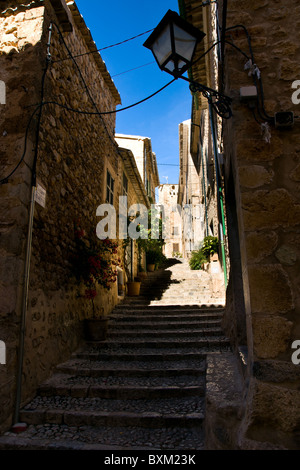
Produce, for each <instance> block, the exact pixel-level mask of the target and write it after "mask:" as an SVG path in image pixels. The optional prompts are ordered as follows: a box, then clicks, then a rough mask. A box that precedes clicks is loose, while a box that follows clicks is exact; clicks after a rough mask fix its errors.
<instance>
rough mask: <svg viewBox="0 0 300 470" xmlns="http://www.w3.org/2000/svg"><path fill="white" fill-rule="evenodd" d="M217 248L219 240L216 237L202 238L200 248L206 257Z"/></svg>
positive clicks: (216, 250)
mask: <svg viewBox="0 0 300 470" xmlns="http://www.w3.org/2000/svg"><path fill="white" fill-rule="evenodd" d="M218 249H219V240H218V239H217V237H212V236H208V237H205V238H204V240H203V245H202V248H201V250H202V252H203V253H204V255H205V256H206V257H207V258H209V256H211V255H213V254H214V253H217V252H218Z"/></svg>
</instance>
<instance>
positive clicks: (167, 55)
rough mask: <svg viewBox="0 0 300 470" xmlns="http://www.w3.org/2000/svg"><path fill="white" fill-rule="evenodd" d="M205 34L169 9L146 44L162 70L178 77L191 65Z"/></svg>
mask: <svg viewBox="0 0 300 470" xmlns="http://www.w3.org/2000/svg"><path fill="white" fill-rule="evenodd" d="M204 36H205V34H204V33H203V32H202V31H200V30H199V29H197V28H195V27H194V26H193V25H191V24H190V23H188V22H187V21H185V20H183V19H182V18H181V17H180V16H179V15H178V14H177V13H176V12H174V11H171V10H169V11H168V12H167V14H166V15H165V16H164V18H163V19H162V20H161V22H160V23H159V25H158V26H157V27H156V28H155V30H154V31H153V32H152V34H151V35H150V36H149V38H148V39H147V41H146V42H145V43H144V46H145V47H147V48H148V49H150V50H151V51H152V53H153V55H154V57H155V60H156V62H157V64H158V66H159V68H160V69H161V70H164V71H165V72H168V73H170V74H171V75H173V76H174V77H176V78H178V77H179V76H180V75H182V74H183V73H184V72H185V71H186V70H187V69H188V68H189V67H190V65H191V62H192V59H193V56H194V53H195V50H196V46H197V44H198V43H199V42H200V41H201V40H202V39H203V37H204Z"/></svg>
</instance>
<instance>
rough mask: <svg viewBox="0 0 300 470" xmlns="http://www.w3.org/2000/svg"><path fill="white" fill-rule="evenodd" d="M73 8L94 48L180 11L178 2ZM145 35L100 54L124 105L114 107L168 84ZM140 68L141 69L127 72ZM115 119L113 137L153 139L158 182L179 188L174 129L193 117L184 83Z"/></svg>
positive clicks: (104, 2) (138, 0)
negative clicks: (117, 135)
mask: <svg viewBox="0 0 300 470" xmlns="http://www.w3.org/2000/svg"><path fill="white" fill-rule="evenodd" d="M76 4H77V6H78V8H79V10H80V13H81V14H82V16H83V18H84V20H85V22H86V24H87V26H88V28H89V29H90V31H91V33H92V36H93V39H94V41H95V43H96V46H97V49H99V48H103V47H107V46H110V45H113V44H116V43H118V42H121V41H124V40H127V39H129V38H132V37H134V36H136V35H139V34H141V33H144V32H145V31H148V30H151V29H153V28H155V27H156V26H157V24H158V23H159V22H160V20H161V19H162V18H163V16H164V15H165V13H166V12H167V11H168V10H169V9H170V10H173V11H176V12H179V9H178V1H177V0H152V1H148V0H147V1H145V0H128V1H125V0H115V1H114V2H110V1H109V0H76ZM149 35H150V33H148V34H145V35H143V36H141V37H139V38H136V39H134V40H132V41H129V42H126V43H125V44H123V45H120V46H116V47H113V48H109V49H106V50H103V51H101V52H100V54H101V57H102V59H103V60H104V62H105V64H106V66H107V69H108V71H109V73H110V75H111V76H112V79H113V81H114V83H115V85H116V87H117V89H118V91H119V93H120V95H121V99H122V105H121V106H118V108H117V109H119V108H122V107H125V106H129V105H131V104H133V103H136V102H138V101H140V100H141V99H143V98H146V97H147V96H149V95H151V94H152V93H154V92H155V91H157V90H159V89H160V88H161V87H162V86H164V85H165V84H167V83H168V82H169V81H171V80H172V76H171V75H169V74H167V73H166V72H161V71H160V69H159V68H158V66H157V64H156V63H155V62H154V57H153V55H152V53H151V52H150V51H149V50H148V49H146V48H145V47H143V43H144V42H145V41H146V39H147V38H148V37H149ZM149 63H150V64H149ZM145 64H149V65H145ZM144 65H145V66H144ZM140 66H143V67H141V68H138V69H136V70H133V71H130V72H127V71H128V70H131V69H135V68H136V67H140ZM123 72H127V73H123ZM116 116H117V120H116V132H117V133H120V134H131V135H141V136H144V137H150V138H151V140H152V149H153V151H154V152H155V153H156V156H157V161H158V171H159V175H160V182H161V184H164V183H166V182H167V181H168V182H169V183H175V184H177V183H178V176H179V167H178V164H179V143H178V142H179V140H178V125H179V124H180V123H181V122H182V121H185V120H187V119H190V116H191V94H190V92H189V87H188V84H187V83H186V82H185V81H183V80H180V79H179V80H177V81H175V82H174V83H173V84H171V85H170V86H169V87H168V88H166V89H165V90H163V91H162V92H161V93H159V94H158V95H156V96H155V97H153V98H151V99H150V100H148V101H146V102H145V103H142V104H140V105H138V106H135V107H134V108H132V109H130V110H126V111H121V112H119V113H117V115H116ZM173 165H176V166H173ZM165 177H168V179H166V178H165Z"/></svg>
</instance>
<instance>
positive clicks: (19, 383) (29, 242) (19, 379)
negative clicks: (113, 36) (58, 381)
mask: <svg viewBox="0 0 300 470" xmlns="http://www.w3.org/2000/svg"><path fill="white" fill-rule="evenodd" d="M51 36H52V23H51V24H50V26H49V36H48V42H47V56H46V67H45V69H44V72H43V77H42V86H41V104H40V111H39V115H38V122H37V128H36V143H35V153H34V158H33V165H32V176H31V201H30V211H29V221H28V234H27V246H26V258H25V268H24V287H23V300H22V312H21V330H20V339H19V358H18V371H17V384H16V387H17V390H16V403H15V413H14V424H17V423H18V422H19V415H20V405H21V395H22V374H23V360H24V345H25V335H26V314H27V303H28V290H29V276H30V259H31V248H32V232H33V218H34V207H35V194H36V186H37V184H36V167H37V159H38V148H39V138H40V125H41V119H42V112H43V100H44V88H45V79H46V75H47V71H48V67H49V64H50V62H51V53H50V45H51Z"/></svg>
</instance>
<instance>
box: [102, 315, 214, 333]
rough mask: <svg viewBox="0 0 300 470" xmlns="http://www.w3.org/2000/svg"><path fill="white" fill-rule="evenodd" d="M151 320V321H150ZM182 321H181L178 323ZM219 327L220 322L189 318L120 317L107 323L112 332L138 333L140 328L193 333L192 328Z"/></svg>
mask: <svg viewBox="0 0 300 470" xmlns="http://www.w3.org/2000/svg"><path fill="white" fill-rule="evenodd" d="M151 320H152V321H151ZM180 320H182V321H180ZM220 327H221V320H204V321H203V320H200V321H199V320H193V319H192V320H190V319H189V318H188V319H186V320H184V319H177V318H175V319H172V317H171V318H167V319H165V318H164V319H161V320H160V319H153V318H152V317H151V318H150V319H149V318H148V319H147V318H146V319H145V318H143V317H139V318H136V317H131V318H126V317H123V318H122V317H120V318H113V319H111V321H110V323H109V328H110V329H111V330H112V331H118V330H119V329H120V330H122V329H125V330H126V329H127V328H130V331H132V330H138V331H140V330H141V329H142V328H147V331H151V330H158V329H159V330H160V331H161V332H163V331H164V330H178V329H182V328H185V329H187V328H188V329H189V331H194V328H203V329H204V328H220Z"/></svg>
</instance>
